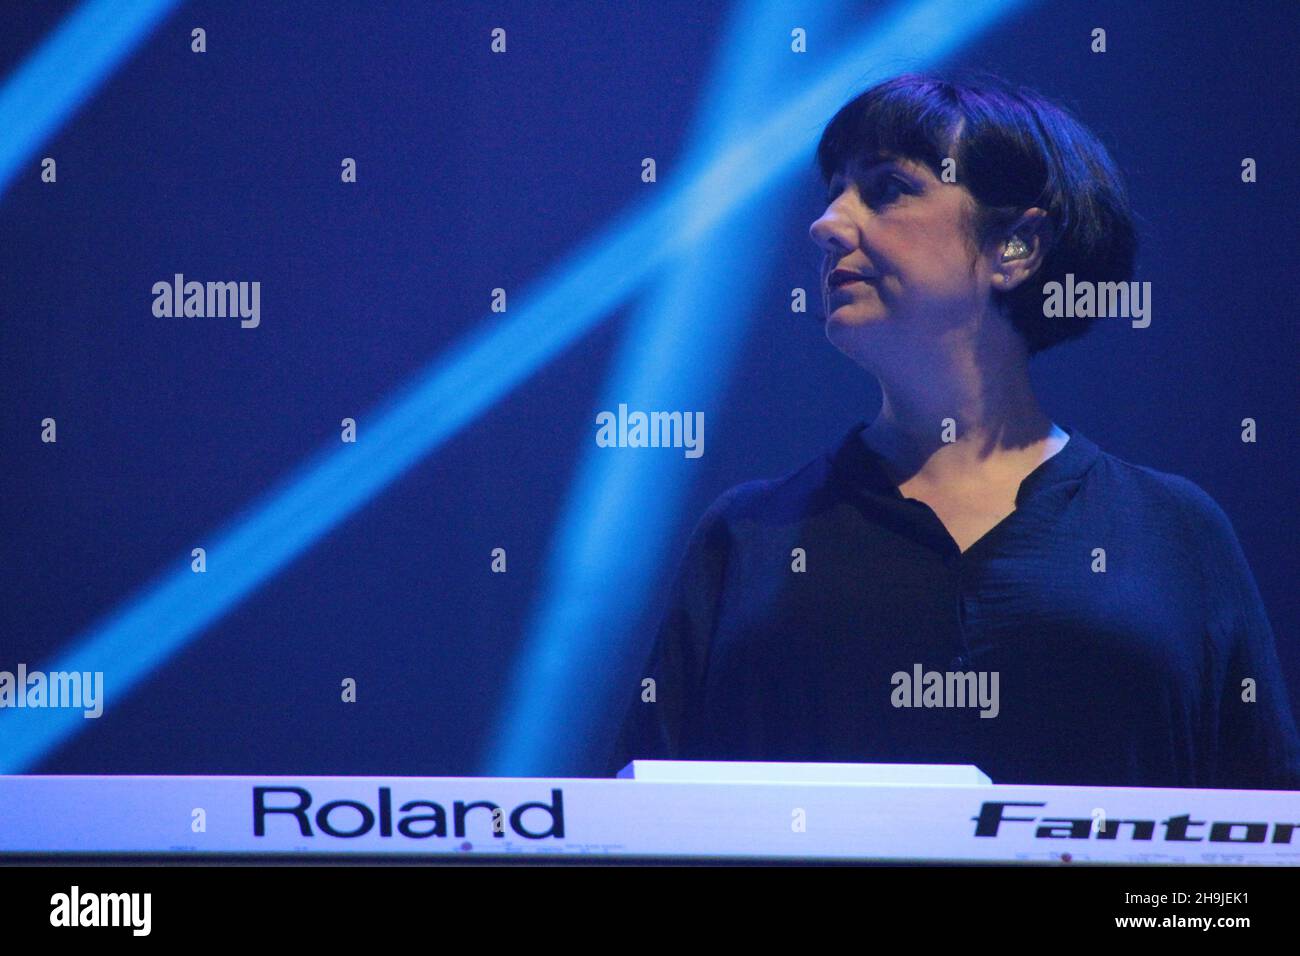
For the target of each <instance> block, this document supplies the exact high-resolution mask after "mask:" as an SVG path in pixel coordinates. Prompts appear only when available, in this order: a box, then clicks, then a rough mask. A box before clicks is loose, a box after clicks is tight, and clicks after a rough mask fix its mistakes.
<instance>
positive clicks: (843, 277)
mask: <svg viewBox="0 0 1300 956" xmlns="http://www.w3.org/2000/svg"><path fill="white" fill-rule="evenodd" d="M874 279H875V276H869V275H864V274H863V273H861V272H851V271H849V270H848V269H836V270H835V271H834V272H832V273H831V274H830V275H829V276H827V277H826V287H827V288H828V289H838V288H839V287H840V286H842V285H847V284H848V283H850V282H871V281H873V280H874Z"/></svg>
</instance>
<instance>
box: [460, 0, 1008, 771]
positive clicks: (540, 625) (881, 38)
mask: <svg viewBox="0 0 1300 956" xmlns="http://www.w3.org/2000/svg"><path fill="white" fill-rule="evenodd" d="M962 6H963V11H964V14H965V15H964V16H959V15H958V11H956V10H955V9H953V8H952V5H944V4H912V5H909V6H907V7H906V8H903V9H900V10H898V11H897V12H896V13H895V14H894V16H893V18H892V20H890V21H887V22H885V23H882V24H873V25H872V27H871V28H870V29H871V35H870V39H869V40H868V43H867V46H866V47H865V48H862V49H861V50H860V53H859V54H858V55H857V56H856V57H855V58H854V59H857V60H859V61H860V62H861V63H862V64H863V67H864V68H863V70H862V71H861V72H860V73H859V74H858V75H857V77H856V81H857V83H858V85H859V86H866V85H867V84H869V83H870V82H873V81H875V80H878V79H884V78H885V77H886V76H888V75H891V74H893V73H896V72H899V71H900V65H899V64H900V60H903V59H905V60H906V65H907V68H911V69H919V68H922V67H925V66H929V65H931V64H933V63H934V62H936V61H938V60H940V59H942V58H943V57H945V56H947V55H949V54H950V53H951V52H952V51H953V50H955V49H956V48H957V47H958V46H959V45H960V44H961V43H963V42H965V41H966V40H968V39H969V38H970V36H971V35H972V33H973V32H974V31H973V25H972V22H971V20H972V18H973V19H974V20H975V21H977V22H979V23H981V24H982V23H985V22H987V20H988V18H989V17H990V16H991V15H993V14H995V13H996V14H1000V13H1002V12H1005V11H1006V10H1007V9H1008V8H1009V7H1010V6H1012V4H1007V3H996V4H989V3H985V4H975V5H971V4H963V5H962ZM785 7H786V8H785V10H784V13H782V12H781V11H779V10H773V11H763V10H756V11H747V12H746V18H745V19H744V20H741V22H742V23H746V22H747V23H748V24H750V25H752V28H753V29H754V30H755V31H756V32H757V33H758V34H760V35H763V34H766V33H768V32H771V31H773V30H774V29H775V28H776V24H775V23H773V22H771V20H772V19H773V18H772V17H771V16H770V14H773V13H774V14H775V15H776V19H778V20H779V21H780V22H784V23H785V24H787V25H788V24H799V25H803V26H808V27H811V26H812V24H813V23H815V22H816V20H815V18H814V17H813V16H812V15H811V14H812V13H813V11H806V10H799V9H797V8H796V9H795V10H791V9H789V7H788V5H785ZM945 7H946V9H945ZM993 8H996V10H995V9H993ZM825 10H826V5H825V4H818V5H817V6H816V12H817V13H824V12H825ZM808 35H809V38H810V42H814V43H816V42H824V39H823V38H824V33H822V32H821V31H819V30H817V29H815V28H812V29H809V31H808ZM745 39H748V38H745ZM728 42H729V44H730V45H731V46H732V47H733V48H743V43H744V39H732V40H729V41H728ZM747 55H749V56H762V53H760V52H757V51H755V52H750V53H748V54H747ZM768 56H769V57H770V53H769V54H768ZM743 70H744V67H743V65H740V64H736V63H727V64H726V65H725V67H724V68H723V69H722V70H720V71H718V78H717V79H715V83H719V84H725V83H726V82H727V79H728V78H734V77H736V76H738V75H741V76H743ZM751 82H752V81H751ZM823 86H824V84H823ZM732 97H733V98H736V99H739V100H743V84H742V88H741V89H737V90H734V91H732ZM724 110H725V107H724ZM808 115H809V116H820V117H823V118H825V117H826V116H829V112H826V111H824V112H821V113H816V112H810V113H809V114H808ZM703 117H704V118H705V123H704V128H705V129H710V128H720V129H727V127H728V126H729V125H730V122H731V120H732V119H733V114H729V113H726V112H722V113H721V115H720V112H719V111H718V110H715V109H707V110H705V111H704V113H703ZM728 132H730V131H728ZM722 145H725V144H718V143H715V142H709V143H707V144H705V148H704V149H702V150H701V153H702V156H701V158H700V161H701V165H704V164H706V163H707V158H708V156H709V155H712V154H716V153H717V152H719V151H721V146H722ZM806 145H808V146H810V147H811V145H812V142H811V141H809V142H807V144H806ZM773 218H775V217H772V216H768V215H766V214H765V212H764V208H763V204H762V203H761V202H750V203H749V204H748V205H747V206H745V207H744V208H743V209H742V210H741V211H740V212H739V213H738V214H736V215H734V216H733V217H732V218H731V219H730V220H728V221H727V222H725V223H724V224H723V225H722V226H721V228H718V229H716V230H714V231H713V232H712V233H710V234H704V235H702V236H701V237H700V239H699V241H698V246H697V250H696V252H695V254H693V255H690V256H687V257H685V258H684V260H683V265H682V266H681V267H679V269H678V270H677V271H676V273H675V274H674V275H673V276H671V277H670V278H668V279H666V280H665V282H664V284H663V287H662V288H661V290H660V294H659V295H658V296H657V297H656V298H655V299H654V300H653V301H651V302H650V303H648V304H647V305H646V306H645V307H644V308H643V310H642V311H643V313H644V314H643V315H641V316H639V317H638V320H637V321H636V322H634V323H632V324H631V326H630V331H629V334H628V335H627V336H626V338H625V339H624V342H623V345H622V347H621V349H620V355H619V359H618V364H617V366H616V369H615V372H614V374H613V375H612V376H611V377H610V380H609V382H608V384H607V388H606V391H605V395H604V404H602V405H601V407H602V408H606V409H612V408H615V407H617V405H618V404H619V403H626V404H627V405H628V407H629V408H640V409H652V408H653V409H665V410H674V409H675V410H684V409H691V410H702V411H704V417H705V420H706V422H707V421H708V419H709V418H710V417H711V415H712V413H713V412H714V411H716V407H717V402H718V400H719V399H720V397H721V395H722V393H723V392H724V390H725V386H726V384H727V381H728V379H729V373H730V371H731V369H732V368H733V365H734V358H735V352H736V350H737V347H738V346H739V344H740V343H741V342H742V341H743V338H744V334H745V332H746V331H747V330H748V323H749V320H750V319H751V317H752V314H753V309H752V308H751V307H750V304H749V302H747V301H745V297H746V294H747V293H753V292H754V286H755V285H756V283H752V282H751V283H746V282H744V281H740V282H734V283H728V284H727V286H726V287H725V288H720V287H719V284H718V282H717V271H716V270H717V260H718V259H719V258H720V257H721V256H722V255H725V258H726V259H727V260H728V261H729V262H732V263H744V266H745V269H744V272H745V274H749V275H754V276H761V275H762V274H764V272H765V270H764V268H763V260H764V258H765V257H766V255H768V254H770V250H771V239H770V237H764V236H763V230H764V224H765V223H766V222H771V221H772V219H773ZM759 237H763V238H761V239H760V238H759ZM709 250H718V253H719V254H717V255H709V254H707V253H708V251H709ZM723 250H725V252H723ZM704 317H707V318H704ZM665 454H666V453H665V452H663V451H659V452H654V453H651V454H645V453H639V452H638V451H635V450H632V451H616V450H610V449H603V448H596V447H594V445H593V446H592V447H590V448H589V449H588V450H587V452H586V453H585V454H584V456H583V458H582V460H581V462H580V463H579V466H578V474H577V477H576V478H575V481H574V484H573V487H572V488H571V490H570V495H569V498H568V501H567V504H566V508H565V511H564V513H563V517H562V520H561V522H560V525H559V528H558V530H557V533H556V535H555V536H554V538H553V541H552V545H551V549H550V555H549V566H548V574H547V579H546V580H547V590H546V591H544V592H543V600H542V602H541V605H540V609H539V611H538V612H536V613H535V615H534V617H533V620H532V621H531V623H530V629H529V632H528V636H527V638H526V641H525V645H524V648H523V652H522V654H521V655H520V657H519V659H518V661H517V664H516V668H515V673H514V680H513V684H512V690H511V692H510V693H509V694H507V696H506V698H505V700H506V703H505V708H504V712H503V714H502V716H501V717H500V719H499V720H498V723H497V727H496V733H495V735H494V740H493V743H492V752H491V753H490V754H489V757H488V760H487V765H486V772H487V773H489V774H492V775H497V776H529V775H545V774H551V773H569V772H574V771H575V770H578V769H581V765H580V763H579V758H580V757H581V755H580V754H575V753H573V752H572V749H573V748H572V747H571V746H570V742H571V741H573V740H585V739H593V738H600V737H601V734H600V728H599V726H598V718H599V717H601V716H603V715H604V713H605V710H606V706H605V705H606V704H607V700H606V697H605V696H604V694H603V693H602V692H603V691H604V689H605V688H606V687H608V686H609V684H610V683H611V682H612V681H613V680H614V677H615V675H616V674H617V672H618V670H619V666H620V664H621V655H620V653H619V651H620V650H621V648H619V647H617V646H611V642H613V641H616V640H620V639H621V640H626V639H627V637H628V636H629V631H630V629H631V628H633V627H634V626H635V623H636V622H637V621H638V619H639V618H640V615H641V614H642V612H643V611H644V609H645V608H646V604H647V599H648V592H649V589H650V588H651V587H652V585H653V584H654V583H655V582H656V581H657V580H658V579H659V575H660V572H661V569H662V566H663V561H664V558H665V556H666V555H665V552H666V545H667V542H668V540H669V537H670V532H671V531H672V529H673V527H674V516H675V513H676V511H677V509H678V507H679V505H680V500H681V498H682V496H683V494H684V492H685V490H686V487H687V484H688V480H689V479H688V477H687V475H688V472H686V470H685V468H684V463H683V462H682V461H681V460H678V459H668V458H665V457H664V455H665ZM690 464H693V463H686V467H689V465H690ZM611 582H617V586H616V587H612V586H611ZM626 699H628V700H630V699H631V695H630V694H629V695H626ZM561 729H562V732H561Z"/></svg>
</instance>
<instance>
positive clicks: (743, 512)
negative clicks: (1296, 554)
mask: <svg viewBox="0 0 1300 956" xmlns="http://www.w3.org/2000/svg"><path fill="white" fill-rule="evenodd" d="M865 427H866V423H865V422H860V423H858V424H857V425H855V426H854V427H853V428H852V429H850V431H849V432H848V434H847V435H846V436H845V437H844V439H843V440H842V441H841V442H840V444H839V445H838V447H836V448H835V449H834V450H832V451H831V452H829V453H827V454H826V455H824V456H823V457H821V458H818V459H816V460H815V461H813V462H811V463H809V464H808V465H806V466H805V467H803V468H801V469H799V470H798V471H796V472H793V473H792V474H790V475H788V476H786V477H784V478H781V479H776V480H765V481H752V482H748V483H745V484H742V485H739V486H737V487H735V488H732V489H731V490H730V491H728V492H726V493H725V494H723V495H722V496H721V497H720V498H719V499H718V500H717V501H716V502H715V503H714V504H713V505H712V506H711V507H710V508H709V510H708V511H707V512H706V513H705V514H704V516H703V517H702V518H701V520H700V522H699V523H698V525H697V526H696V528H695V530H694V532H693V534H692V536H691V539H690V542H689V545H688V547H687V550H686V554H685V557H684V559H683V561H682V564H681V567H680V569H679V571H678V574H677V577H676V580H675V582H674V585H673V588H672V592H671V596H670V601H669V606H668V610H667V613H666V614H665V616H664V618H663V621H662V624H661V626H660V628H659V632H658V635H657V638H656V642H655V647H654V651H653V653H652V655H651V658H650V661H649V663H648V664H647V667H646V669H645V671H644V673H643V674H641V675H637V676H638V684H637V688H636V695H635V699H634V700H633V701H631V705H630V708H629V711H628V713H627V717H626V720H625V722H624V725H623V728H622V732H621V734H620V738H619V742H618V745H617V750H616V753H615V754H614V760H613V767H612V769H614V770H616V769H618V768H621V767H622V766H623V765H624V764H625V763H626V762H627V761H628V760H630V759H633V758H644V759H651V758H660V759H667V758H675V759H698V760H705V759H711V760H783V761H843V762H872V763H960V764H968V763H969V764H975V765H976V766H978V767H979V768H981V769H982V770H983V771H984V772H985V773H987V774H988V775H989V776H990V777H991V778H992V779H993V780H994V782H996V783H1024V784H1066V785H1095V786H1103V785H1105V786H1143V787H1226V788H1242V789H1297V790H1300V739H1298V738H1297V734H1296V728H1295V723H1294V720H1293V718H1292V715H1291V710H1290V707H1289V705H1288V702H1287V690H1286V686H1285V682H1284V680H1283V677H1282V674H1281V670H1280V667H1279V664H1278V660H1277V654H1276V651H1275V648H1274V641H1273V633H1272V629H1271V627H1270V625H1269V621H1268V617H1267V615H1266V613H1265V611H1264V607H1263V604H1262V602H1261V600H1260V596H1259V591H1258V589H1257V587H1256V584H1255V581H1254V578H1253V576H1252V574H1251V571H1250V568H1249V566H1248V564H1247V562H1246V558H1245V556H1244V554H1243V553H1242V550H1241V546H1240V544H1239V543H1238V541H1237V537H1236V535H1235V533H1234V532H1233V529H1232V525H1231V523H1230V522H1229V520H1228V518H1227V516H1226V515H1225V514H1224V512H1223V510H1222V509H1221V508H1220V507H1219V506H1218V504H1217V503H1216V502H1215V501H1214V500H1213V499H1212V498H1210V496H1209V495H1207V494H1206V493H1205V492H1204V491H1203V490H1201V489H1200V488H1199V487H1197V486H1196V485H1195V484H1193V483H1192V482H1190V481H1188V480H1187V479H1184V478H1180V477H1178V476H1176V475H1170V474H1165V473H1162V472H1158V471H1155V470H1152V469H1150V468H1144V467H1141V466H1138V465H1132V464H1129V463H1128V462H1125V461H1122V460H1120V459H1118V458H1115V457H1114V456H1112V455H1110V454H1108V453H1105V452H1102V451H1101V450H1100V449H1098V447H1097V446H1096V445H1095V444H1094V443H1092V442H1091V441H1089V440H1088V439H1087V438H1086V437H1084V436H1083V435H1082V434H1080V433H1079V432H1078V431H1076V430H1073V429H1068V428H1067V429H1065V431H1066V432H1067V433H1068V434H1069V436H1070V438H1069V441H1067V442H1066V444H1065V446H1064V447H1063V448H1062V449H1061V450H1060V451H1058V452H1057V454H1055V455H1053V456H1052V457H1051V458H1049V459H1047V460H1046V461H1045V462H1043V463H1041V464H1040V465H1039V466H1038V467H1037V468H1036V469H1034V471H1033V472H1032V473H1031V474H1029V475H1028V476H1027V477H1026V478H1025V480H1024V481H1023V482H1022V483H1021V485H1020V489H1019V492H1018V493H1017V495H1016V510H1015V511H1014V512H1012V513H1011V514H1010V515H1009V516H1008V517H1007V518H1005V519H1004V520H1003V521H1002V522H1001V523H999V524H998V525H997V526H996V527H994V528H993V529H992V530H990V531H989V532H988V533H987V534H986V535H985V536H984V537H982V538H980V539H979V541H977V542H976V543H975V544H974V545H973V546H971V547H970V548H969V549H968V550H967V551H966V552H964V553H963V552H960V550H959V548H958V546H957V544H956V543H955V542H954V541H953V540H952V538H951V536H950V535H949V534H948V532H947V530H946V529H945V527H944V526H943V524H942V523H941V522H940V521H939V518H938V517H937V516H936V515H935V513H934V512H933V511H932V510H931V509H930V507H929V506H928V505H926V504H924V503H923V502H920V501H917V500H915V499H911V498H905V497H903V495H902V493H901V492H900V491H899V490H898V489H897V488H896V487H895V486H894V485H893V484H892V482H891V481H890V480H889V478H888V477H887V475H886V472H885V471H884V469H883V467H882V463H881V461H880V459H879V458H878V457H877V456H876V454H875V453H874V452H873V451H872V450H871V449H870V448H869V447H868V446H867V445H866V443H865V442H864V441H863V440H862V438H861V432H862V430H863V429H864V428H865ZM796 549H798V550H796ZM966 674H970V675H972V676H970V677H963V676H962V675H966ZM903 675H906V678H907V680H904V679H903ZM645 677H650V678H653V680H654V685H653V696H654V700H653V701H652V702H651V701H646V700H644V699H643V697H648V696H650V693H649V691H648V690H644V689H643V686H644V685H643V678H645ZM918 678H919V680H917V679H918ZM995 678H996V683H994V680H995ZM979 680H982V681H983V685H982V686H983V689H984V691H985V696H984V698H983V699H982V700H980V699H979V698H978V695H977V694H976V693H974V691H975V690H976V687H977V683H976V682H977V681H979ZM912 685H917V686H912ZM927 688H928V691H929V693H928V696H927V694H926V693H924V691H926V689H927ZM995 689H996V694H994V693H993V692H994V690H995ZM962 690H966V691H970V692H971V693H970V694H969V696H967V697H966V698H965V700H964V706H963V698H962V696H961V695H960V693H959V692H960V691H962ZM927 702H928V704H930V705H934V706H927ZM940 703H943V704H946V705H947V706H937V705H938V704H940ZM904 704H906V705H909V706H902V705H904Z"/></svg>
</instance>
